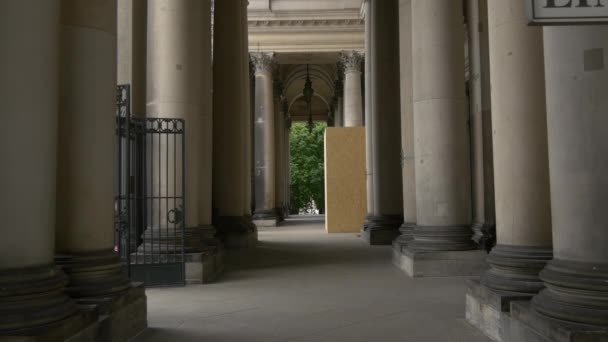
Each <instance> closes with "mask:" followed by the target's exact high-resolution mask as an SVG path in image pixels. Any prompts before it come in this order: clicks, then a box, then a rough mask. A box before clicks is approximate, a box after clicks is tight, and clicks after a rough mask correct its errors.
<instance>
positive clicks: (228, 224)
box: [215, 216, 258, 248]
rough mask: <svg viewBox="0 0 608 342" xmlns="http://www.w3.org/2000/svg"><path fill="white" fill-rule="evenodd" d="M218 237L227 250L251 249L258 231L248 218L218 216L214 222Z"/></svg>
mask: <svg viewBox="0 0 608 342" xmlns="http://www.w3.org/2000/svg"><path fill="white" fill-rule="evenodd" d="M215 226H216V227H217V229H218V237H219V238H220V240H221V241H222V243H223V244H224V246H226V247H227V248H253V247H255V246H256V245H257V242H258V229H257V226H256V225H255V224H254V223H253V221H252V219H251V217H250V216H220V217H218V218H217V220H216V225H215Z"/></svg>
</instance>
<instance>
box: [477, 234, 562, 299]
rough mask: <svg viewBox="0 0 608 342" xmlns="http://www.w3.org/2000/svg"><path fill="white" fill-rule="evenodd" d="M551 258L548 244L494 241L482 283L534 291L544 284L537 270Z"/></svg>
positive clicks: (492, 286) (501, 288)
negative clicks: (527, 244) (488, 267)
mask: <svg viewBox="0 0 608 342" xmlns="http://www.w3.org/2000/svg"><path fill="white" fill-rule="evenodd" d="M552 258H553V249H552V248H551V247H542V246H511V245H497V246H496V247H494V249H492V251H491V252H490V254H489V255H488V258H487V262H488V264H489V265H490V267H491V268H490V269H489V270H488V271H487V272H486V273H484V275H483V276H482V277H481V283H482V284H484V285H485V286H488V287H490V288H493V289H495V290H498V291H509V292H523V293H530V294H532V295H534V294H537V293H538V292H539V291H540V290H542V289H543V288H544V287H545V285H544V284H543V282H542V280H540V278H539V276H538V274H539V273H540V271H541V270H542V269H543V267H545V265H546V264H547V262H548V261H549V260H551V259H552Z"/></svg>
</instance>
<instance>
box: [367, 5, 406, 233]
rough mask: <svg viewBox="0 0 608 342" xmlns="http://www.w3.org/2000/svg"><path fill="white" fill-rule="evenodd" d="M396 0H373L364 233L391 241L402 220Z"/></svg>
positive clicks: (397, 16) (397, 7) (397, 15)
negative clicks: (369, 196) (369, 186)
mask: <svg viewBox="0 0 608 342" xmlns="http://www.w3.org/2000/svg"><path fill="white" fill-rule="evenodd" d="M398 5H399V4H398V1H397V0H387V1H372V2H371V3H370V6H371V17H372V19H371V23H372V25H371V26H372V28H371V41H372V45H373V48H372V51H371V58H372V62H371V74H370V78H371V98H372V100H371V101H372V103H371V107H370V109H371V116H372V120H373V123H372V136H371V139H372V154H373V164H372V167H373V176H372V177H373V187H374V190H373V197H374V200H373V201H374V210H373V212H372V216H371V217H370V218H368V221H367V222H366V224H365V229H364V235H363V237H364V238H365V239H366V240H367V241H369V242H370V243H371V244H390V243H391V242H392V240H393V239H394V238H396V237H397V236H398V235H399V231H398V229H399V227H400V226H401V224H402V223H403V193H402V174H401V158H400V156H401V122H400V121H401V119H400V99H399V73H398V72H396V71H397V70H399V14H398V9H399V6H398Z"/></svg>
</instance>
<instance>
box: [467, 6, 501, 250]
mask: <svg viewBox="0 0 608 342" xmlns="http://www.w3.org/2000/svg"><path fill="white" fill-rule="evenodd" d="M470 1H477V0H470ZM478 1H479V5H478V6H477V7H478V13H479V14H478V18H479V19H478V20H479V24H476V25H477V26H479V27H480V29H479V30H480V33H479V52H480V58H479V62H480V72H481V75H480V78H481V118H482V126H483V127H482V130H483V136H482V140H483V157H482V158H483V164H484V166H483V174H484V181H483V186H484V194H483V199H484V202H485V203H484V205H483V210H484V215H483V218H484V222H483V225H481V226H480V225H473V233H474V235H473V240H474V241H475V242H477V243H478V244H479V247H480V248H482V249H485V250H490V249H491V248H492V247H493V246H494V245H495V244H496V210H495V206H496V204H495V195H494V143H493V141H492V97H491V87H490V48H489V40H490V38H489V33H488V0H478ZM479 229H481V232H479ZM480 233H481V234H480Z"/></svg>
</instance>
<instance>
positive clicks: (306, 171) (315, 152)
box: [289, 122, 327, 213]
mask: <svg viewBox="0 0 608 342" xmlns="http://www.w3.org/2000/svg"><path fill="white" fill-rule="evenodd" d="M325 127H327V124H326V123H325V122H316V123H315V127H314V128H313V130H312V133H309V132H308V126H307V124H306V123H302V122H297V123H294V124H293V125H292V126H291V134H290V136H289V142H290V153H291V206H292V207H293V208H297V209H299V210H303V209H304V210H306V209H310V208H312V205H313V203H314V204H315V207H316V209H319V212H320V213H323V212H324V211H325V185H324V179H325V171H324V160H323V159H324V147H323V136H324V133H325Z"/></svg>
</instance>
